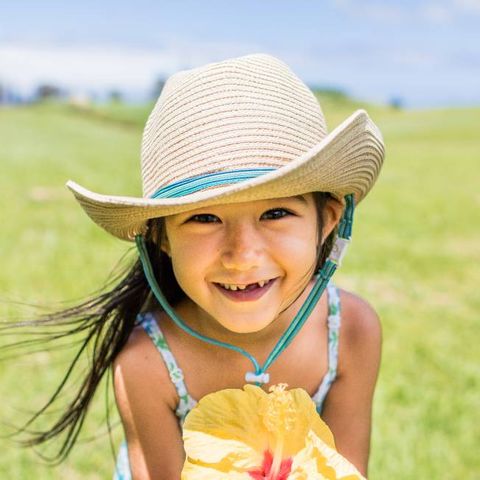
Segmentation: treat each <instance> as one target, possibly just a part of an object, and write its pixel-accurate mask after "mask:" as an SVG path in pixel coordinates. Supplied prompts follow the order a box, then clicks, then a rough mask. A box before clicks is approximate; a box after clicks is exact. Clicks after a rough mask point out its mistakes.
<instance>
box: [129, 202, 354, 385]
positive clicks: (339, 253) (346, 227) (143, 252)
mask: <svg viewBox="0 0 480 480" xmlns="http://www.w3.org/2000/svg"><path fill="white" fill-rule="evenodd" d="M345 204H346V206H345V210H344V212H343V215H342V219H341V220H340V224H339V227H338V233H337V237H336V239H335V244H334V246H333V248H332V252H331V253H330V255H329V257H328V258H327V260H326V261H325V264H324V265H323V267H322V268H321V269H320V271H319V272H318V273H317V274H316V280H315V284H314V286H313V288H312V290H311V292H310V293H309V294H308V297H307V299H306V300H305V302H304V303H303V305H302V306H301V307H300V309H299V311H298V312H297V314H296V315H295V318H294V319H293V320H292V322H291V323H290V325H289V326H288V328H287V329H286V330H285V332H284V333H283V335H282V336H281V337H280V339H279V340H278V342H277V344H276V345H275V347H274V348H273V350H272V351H271V352H270V355H269V356H268V358H267V360H266V361H265V363H264V364H263V366H260V365H259V363H258V362H257V360H256V359H255V357H253V356H252V355H251V354H250V353H248V352H247V351H245V350H244V349H243V348H240V347H237V346H235V345H231V344H229V343H225V342H221V341H219V340H215V339H214V338H210V337H206V336H205V335H202V334H201V333H199V332H197V331H195V330H193V329H192V328H190V327H189V326H188V325H187V324H186V323H185V322H184V321H183V320H182V319H181V318H180V317H179V316H178V315H177V314H176V312H175V310H174V309H173V308H172V307H171V306H170V304H169V303H168V301H167V299H166V298H165V296H164V295H163V293H162V291H161V290H160V287H159V285H158V282H157V280H156V278H155V275H154V273H153V268H152V265H151V263H150V259H149V256H148V251H147V247H146V245H145V240H144V238H143V236H142V235H137V236H136V237H135V243H136V245H137V248H138V252H139V255H140V260H141V262H142V266H143V270H144V272H145V277H146V278H147V281H148V284H149V285H150V288H151V290H152V292H153V294H154V295H155V298H156V299H157V300H158V302H159V303H160V305H161V306H162V308H163V309H164V310H165V312H166V313H167V315H168V316H169V317H170V318H171V319H172V320H173V321H174V323H175V324H176V325H177V326H178V327H179V328H181V329H182V330H184V331H185V332H187V333H188V334H190V335H192V336H194V337H196V338H198V339H200V340H203V341H204V342H207V343H210V344H212V345H216V346H218V347H223V348H228V349H229V350H233V351H235V352H238V353H241V354H242V355H244V356H245V357H247V358H248V359H249V360H250V361H251V362H252V364H253V367H254V369H255V371H254V372H247V373H246V374H245V381H246V382H247V383H256V384H257V385H261V384H265V383H269V381H270V376H269V374H268V373H267V372H266V371H267V369H268V368H269V367H270V365H271V364H272V363H273V362H274V361H275V360H276V359H277V357H278V356H279V355H280V354H281V353H282V352H283V351H284V350H285V349H286V348H287V347H288V345H290V343H291V342H292V340H293V339H294V338H295V336H296V335H297V333H298V332H299V331H300V329H301V328H302V327H303V325H304V324H305V322H306V320H307V318H308V317H309V315H310V313H311V312H312V310H313V309H314V307H315V305H316V304H317V303H318V300H319V299H320V297H321V295H322V293H323V291H324V290H325V288H326V286H327V284H328V282H329V281H330V278H331V277H332V275H333V274H334V272H335V270H336V269H337V268H338V267H339V266H340V264H341V262H342V259H343V257H344V255H345V252H346V248H347V246H348V244H349V243H350V240H351V235H352V223H353V211H354V208H355V205H354V198H353V195H352V194H350V195H346V196H345Z"/></svg>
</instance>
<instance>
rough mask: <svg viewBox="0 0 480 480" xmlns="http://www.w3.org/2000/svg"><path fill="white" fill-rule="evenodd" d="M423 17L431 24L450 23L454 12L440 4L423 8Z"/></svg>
mask: <svg viewBox="0 0 480 480" xmlns="http://www.w3.org/2000/svg"><path fill="white" fill-rule="evenodd" d="M420 12H421V16H422V17H423V18H425V20H427V21H428V22H430V23H438V24H442V23H449V22H450V21H451V20H452V19H453V17H454V11H453V9H452V8H451V7H450V8H449V7H447V6H445V5H441V4H438V3H435V4H427V5H425V6H423V7H421V10H420Z"/></svg>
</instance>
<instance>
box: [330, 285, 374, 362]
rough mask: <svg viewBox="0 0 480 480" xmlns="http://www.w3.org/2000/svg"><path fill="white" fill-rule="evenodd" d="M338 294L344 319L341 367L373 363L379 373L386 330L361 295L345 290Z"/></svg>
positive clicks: (341, 335)
mask: <svg viewBox="0 0 480 480" xmlns="http://www.w3.org/2000/svg"><path fill="white" fill-rule="evenodd" d="M338 292H339V296H340V308H341V318H342V326H341V329H340V349H341V351H340V360H339V367H341V363H343V364H344V366H345V365H346V364H348V363H351V362H355V363H356V362H358V361H360V362H361V363H363V364H365V363H370V364H373V365H372V367H374V370H378V364H379V362H380V353H381V344H382V328H381V323H380V319H379V316H378V314H377V312H376V311H375V309H374V308H373V307H372V306H371V305H370V303H368V302H367V301H366V300H365V299H363V298H362V297H360V296H359V295H356V294H354V293H352V292H348V291H346V290H343V289H338ZM342 358H343V360H344V361H343V362H341V360H342Z"/></svg>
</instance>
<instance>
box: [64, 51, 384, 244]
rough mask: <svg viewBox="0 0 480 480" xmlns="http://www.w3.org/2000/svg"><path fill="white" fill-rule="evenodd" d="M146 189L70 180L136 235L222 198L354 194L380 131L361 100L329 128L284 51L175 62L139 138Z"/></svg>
mask: <svg viewBox="0 0 480 480" xmlns="http://www.w3.org/2000/svg"><path fill="white" fill-rule="evenodd" d="M141 151H142V154H141V172H142V180H143V198H134V197H119V196H111V195H100V194H97V193H94V192H90V191H88V190H87V189H85V188H83V187H81V186H79V185H77V184H76V183H74V182H71V181H70V182H68V183H67V186H68V187H69V188H70V189H71V190H72V192H73V194H74V195H75V197H76V199H77V200H78V201H79V203H80V204H81V206H82V207H83V208H84V210H85V211H86V213H87V214H88V215H89V216H90V217H91V218H92V219H93V220H94V221H95V222H96V223H97V224H98V225H100V226H101V227H102V228H104V229H105V230H106V231H108V232H109V233H111V234H113V235H115V236H117V237H119V238H122V239H125V240H132V239H133V238H134V236H135V235H136V234H139V233H143V232H144V231H145V226H146V221H147V220H148V219H149V218H153V217H160V216H165V215H171V214H174V213H179V212H182V211H186V210H189V209H193V208H198V207H202V206H206V205H212V204H216V203H217V204H218V203H234V202H243V201H252V200H260V199H266V198H275V197H285V196H291V195H297V194H301V193H307V192H312V191H327V192H331V193H332V194H333V195H335V196H336V197H338V198H343V196H344V195H346V194H348V193H353V194H354V195H355V200H356V202H357V203H358V202H359V201H360V200H361V199H362V198H363V197H364V196H365V195H366V194H367V193H368V191H369V190H370V189H371V187H372V186H373V184H374V182H375V180H376V178H377V176H378V173H379V171H380V168H381V165H382V163H383V157H384V146H383V141H382V136H381V134H380V131H379V130H378V128H377V127H376V126H375V124H374V123H373V122H372V121H371V120H370V118H369V117H368V115H367V113H366V112H365V111H363V110H358V111H357V112H355V113H354V114H353V115H351V116H350V117H349V118H348V119H347V120H345V121H344V122H343V123H342V124H341V125H340V126H339V127H337V128H336V129H335V130H334V131H333V132H331V133H330V134H327V128H326V124H325V119H324V116H323V113H322V110H321V108H320V105H319V103H318V101H317V100H316V98H315V96H314V95H313V93H312V92H311V91H310V89H309V88H308V87H307V86H306V85H305V84H304V83H303V82H302V81H301V80H300V79H299V78H298V77H297V76H296V75H295V74H294V73H293V72H292V71H291V70H290V69H289V68H288V67H287V66H286V65H285V64H284V63H283V62H281V61H280V60H278V59H276V58H274V57H271V56H269V55H264V54H256V55H249V56H245V57H240V58H235V59H230V60H226V61H223V62H219V63H214V64H209V65H206V66H204V67H200V68H196V69H193V70H188V71H183V72H179V73H177V74H175V75H173V76H172V77H170V78H169V80H168V81H167V82H166V84H165V87H164V89H163V90H162V93H161V95H160V97H159V99H158V101H157V103H156V105H155V107H154V109H153V111H152V113H151V114H150V116H149V118H148V121H147V124H146V126H145V130H144V134H143V140H142V150H141ZM256 168H273V169H275V170H274V171H272V172H270V173H267V174H264V175H262V176H260V177H257V178H255V179H252V180H245V181H242V182H239V183H232V184H231V185H222V186H217V187H212V188H209V189H205V190H202V191H199V192H196V193H193V194H190V195H186V196H183V197H179V198H166V199H151V198H149V197H151V196H152V195H153V194H154V193H155V192H156V191H157V190H158V189H160V188H162V187H165V186H167V185H170V184H172V183H174V182H178V181H180V180H184V179H187V178H192V177H196V176H199V175H205V174H208V173H212V172H221V171H232V170H239V169H256Z"/></svg>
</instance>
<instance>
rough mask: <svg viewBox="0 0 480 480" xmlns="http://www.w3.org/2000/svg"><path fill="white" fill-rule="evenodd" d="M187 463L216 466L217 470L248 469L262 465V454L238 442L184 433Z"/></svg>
mask: <svg viewBox="0 0 480 480" xmlns="http://www.w3.org/2000/svg"><path fill="white" fill-rule="evenodd" d="M183 440H184V447H185V451H186V452H187V455H188V458H187V461H192V462H194V463H198V462H201V463H203V464H210V465H215V468H217V469H225V468H229V469H230V470H231V469H248V468H254V467H256V466H258V465H260V464H261V463H262V459H263V456H262V453H259V452H256V451H255V450H253V449H252V448H251V447H249V446H248V445H246V444H245V443H243V442H239V441H238V440H229V439H225V438H218V437H215V436H213V435H210V434H208V433H203V432H195V431H191V430H184V431H183Z"/></svg>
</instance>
